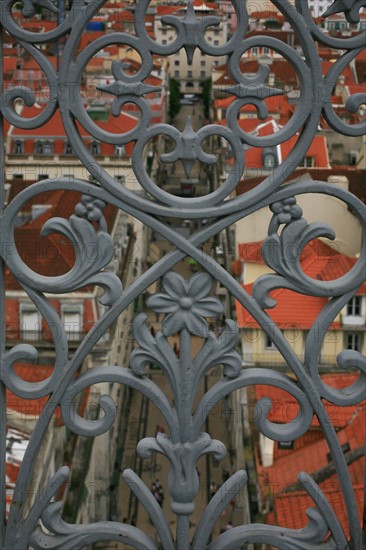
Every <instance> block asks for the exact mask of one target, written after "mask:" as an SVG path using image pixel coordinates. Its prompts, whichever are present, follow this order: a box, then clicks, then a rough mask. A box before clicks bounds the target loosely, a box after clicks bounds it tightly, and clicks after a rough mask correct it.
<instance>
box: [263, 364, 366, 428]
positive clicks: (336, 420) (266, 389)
mask: <svg viewBox="0 0 366 550" xmlns="http://www.w3.org/2000/svg"><path fill="white" fill-rule="evenodd" d="M321 378H322V380H323V382H324V383H325V384H326V385H328V386H331V387H332V388H339V389H340V388H342V387H346V386H351V385H352V384H353V383H354V382H355V380H356V379H357V378H358V375H356V374H327V375H324V376H322V377H321ZM255 392H256V398H257V399H258V400H259V399H261V398H263V397H268V398H269V399H270V400H271V401H272V407H271V410H270V411H269V415H268V418H269V420H271V421H272V422H276V423H279V424H286V423H287V422H290V421H291V420H293V419H294V418H295V417H296V416H297V414H298V412H299V409H300V407H299V404H298V402H297V401H296V399H295V398H294V397H293V396H292V395H290V394H289V393H287V392H285V391H283V390H281V389H279V388H276V387H274V386H264V385H257V386H256V387H255ZM324 404H325V409H326V411H327V413H328V415H329V419H330V421H331V422H332V425H333V426H334V427H335V428H344V427H345V426H346V425H347V424H348V422H349V421H350V420H351V419H352V417H353V415H354V414H356V413H357V411H358V410H359V408H360V406H361V405H364V404H365V402H363V403H362V404H361V405H357V406H349V407H340V406H337V405H333V404H332V403H329V402H328V401H324ZM312 426H313V427H317V426H319V421H318V419H317V417H316V416H314V417H313V421H312Z"/></svg>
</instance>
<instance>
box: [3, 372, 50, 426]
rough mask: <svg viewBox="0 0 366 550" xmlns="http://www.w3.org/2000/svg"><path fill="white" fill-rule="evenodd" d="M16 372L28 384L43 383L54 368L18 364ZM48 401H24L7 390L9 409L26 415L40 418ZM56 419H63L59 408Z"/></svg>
mask: <svg viewBox="0 0 366 550" xmlns="http://www.w3.org/2000/svg"><path fill="white" fill-rule="evenodd" d="M14 371H15V373H16V374H17V376H19V378H21V379H22V380H25V381H26V382H33V383H35V382H41V381H42V380H45V379H47V378H49V377H50V376H51V374H52V372H53V367H50V366H44V365H33V364H29V363H16V364H15V365H14ZM47 401H48V397H40V398H38V399H23V398H21V397H18V396H16V395H15V394H14V393H12V392H11V391H10V390H6V405H7V408H8V409H11V410H12V411H16V412H18V413H21V414H24V415H31V416H39V415H40V414H41V412H42V410H43V408H44V407H45V405H46V403H47ZM55 417H56V418H57V419H60V418H61V411H60V409H59V407H57V408H56V411H55Z"/></svg>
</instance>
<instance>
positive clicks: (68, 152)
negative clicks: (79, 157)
mask: <svg viewBox="0 0 366 550" xmlns="http://www.w3.org/2000/svg"><path fill="white" fill-rule="evenodd" d="M64 153H65V155H72V147H71V143H70V142H69V141H67V142H66V143H65V148H64Z"/></svg>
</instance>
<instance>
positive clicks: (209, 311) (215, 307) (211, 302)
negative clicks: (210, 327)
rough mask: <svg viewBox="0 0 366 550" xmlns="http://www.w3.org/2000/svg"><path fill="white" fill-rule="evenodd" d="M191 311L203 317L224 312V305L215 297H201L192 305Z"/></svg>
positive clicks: (214, 315)
mask: <svg viewBox="0 0 366 550" xmlns="http://www.w3.org/2000/svg"><path fill="white" fill-rule="evenodd" d="M192 311H193V312H194V313H195V314H197V315H202V316H203V317H216V316H217V315H220V313H223V312H224V306H223V305H222V303H221V302H220V301H219V300H217V298H210V297H209V298H202V299H201V300H199V301H198V302H196V303H195V304H194V305H193V306H192Z"/></svg>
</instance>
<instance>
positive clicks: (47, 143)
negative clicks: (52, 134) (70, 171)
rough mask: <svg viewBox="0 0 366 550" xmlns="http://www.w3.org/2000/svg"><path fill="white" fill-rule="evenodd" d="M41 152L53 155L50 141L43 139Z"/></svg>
mask: <svg viewBox="0 0 366 550" xmlns="http://www.w3.org/2000/svg"><path fill="white" fill-rule="evenodd" d="M43 154H44V155H53V145H52V143H51V142H50V141H45V142H44V144H43Z"/></svg>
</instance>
